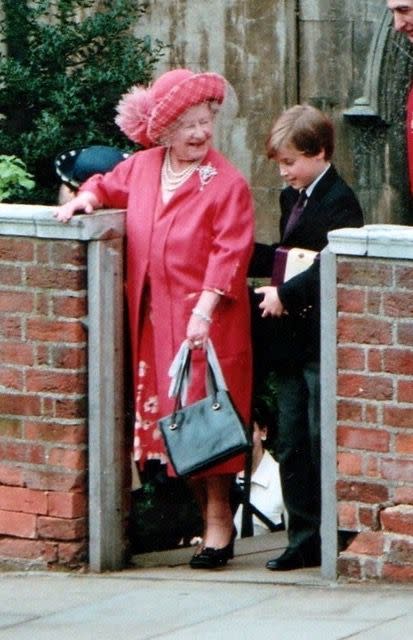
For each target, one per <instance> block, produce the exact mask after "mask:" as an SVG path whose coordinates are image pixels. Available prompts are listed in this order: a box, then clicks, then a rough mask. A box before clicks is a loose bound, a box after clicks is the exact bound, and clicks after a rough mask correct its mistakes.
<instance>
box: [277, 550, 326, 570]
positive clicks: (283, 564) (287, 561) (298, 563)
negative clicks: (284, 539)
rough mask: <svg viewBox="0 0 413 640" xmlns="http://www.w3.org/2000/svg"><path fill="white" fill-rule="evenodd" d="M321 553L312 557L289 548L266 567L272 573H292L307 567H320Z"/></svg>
mask: <svg viewBox="0 0 413 640" xmlns="http://www.w3.org/2000/svg"><path fill="white" fill-rule="evenodd" d="M320 555H321V554H320V552H319V551H315V552H313V553H312V554H311V555H309V554H303V553H301V552H300V550H299V549H298V548H296V549H294V548H288V547H287V549H286V550H285V551H284V553H283V554H282V555H281V556H279V557H278V558H273V559H272V560H268V562H267V564H266V565H265V566H266V568H267V569H269V570H270V571H291V570H292V569H304V568H305V567H319V566H320V564H321V557H320Z"/></svg>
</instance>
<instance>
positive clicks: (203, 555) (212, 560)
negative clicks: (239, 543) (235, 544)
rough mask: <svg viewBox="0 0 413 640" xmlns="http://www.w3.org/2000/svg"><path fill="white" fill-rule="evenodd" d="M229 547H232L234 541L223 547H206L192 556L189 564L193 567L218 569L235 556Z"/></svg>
mask: <svg viewBox="0 0 413 640" xmlns="http://www.w3.org/2000/svg"><path fill="white" fill-rule="evenodd" d="M229 547H232V543H230V544H228V545H227V546H226V547H222V549H214V548H213V547H205V548H204V549H202V551H201V552H200V553H196V554H195V555H193V556H192V558H191V560H190V562H189V566H190V567H191V568H192V569H218V568H219V567H225V565H226V564H227V562H228V560H230V558H232V557H233V552H232V551H231V549H230V548H229Z"/></svg>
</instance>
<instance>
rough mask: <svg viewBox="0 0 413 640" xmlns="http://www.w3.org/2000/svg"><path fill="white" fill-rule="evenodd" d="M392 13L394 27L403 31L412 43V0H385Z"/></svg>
mask: <svg viewBox="0 0 413 640" xmlns="http://www.w3.org/2000/svg"><path fill="white" fill-rule="evenodd" d="M387 7H388V8H389V9H390V11H391V12H392V13H393V21H394V28H395V29H396V31H400V32H401V33H404V34H405V35H406V36H407V38H408V39H409V40H410V42H411V43H413V0H387Z"/></svg>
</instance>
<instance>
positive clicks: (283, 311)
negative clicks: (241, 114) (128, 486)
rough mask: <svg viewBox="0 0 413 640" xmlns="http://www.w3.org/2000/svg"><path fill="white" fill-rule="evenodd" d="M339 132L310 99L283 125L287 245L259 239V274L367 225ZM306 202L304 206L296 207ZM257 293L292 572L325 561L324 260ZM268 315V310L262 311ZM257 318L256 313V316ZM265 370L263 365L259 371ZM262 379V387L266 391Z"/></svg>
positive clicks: (272, 139)
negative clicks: (340, 152) (336, 232)
mask: <svg viewBox="0 0 413 640" xmlns="http://www.w3.org/2000/svg"><path fill="white" fill-rule="evenodd" d="M333 150H334V131H333V125H332V123H331V121H330V120H329V118H328V117H327V116H326V115H325V114H323V113H322V112H320V111H319V110H318V109H315V108H314V107H311V106H308V105H296V106H294V107H292V108H291V109H288V110H287V111H285V112H284V113H283V114H282V115H281V117H280V118H279V119H278V120H277V121H276V122H275V124H274V126H273V127H272V130H271V132H270V136H269V138H268V141H267V155H268V157H269V158H270V159H273V160H275V161H276V162H277V163H278V164H279V167H280V174H281V176H282V178H283V179H284V180H285V181H286V182H287V183H288V184H289V186H288V187H287V188H285V189H283V191H282V192H281V196H280V205H281V220H280V238H281V241H280V244H277V245H272V246H268V245H261V244H256V246H255V252H254V257H253V260H252V263H251V269H250V275H251V276H255V277H265V276H271V275H272V274H273V262H274V256H275V249H277V247H279V246H280V245H281V246H282V247H285V248H287V249H288V248H292V247H299V248H302V249H310V250H313V251H316V252H319V251H321V250H322V249H323V248H324V247H325V246H326V244H327V233H328V231H330V230H332V229H337V228H341V227H360V226H362V225H363V215H362V211H361V208H360V205H359V203H358V201H357V198H356V197H355V195H354V193H353V191H352V190H351V189H350V187H349V186H348V185H347V184H346V183H345V182H344V180H343V179H342V178H341V177H340V176H339V175H338V173H337V171H336V170H335V168H334V167H333V165H332V164H331V162H330V161H331V157H332V154H333ZM297 202H298V205H299V206H298V207H297V206H295V205H297ZM255 293H256V294H258V295H257V297H258V298H259V300H260V301H259V302H258V301H257V302H256V304H258V307H259V311H258V313H257V309H256V312H255V319H256V320H257V318H259V320H258V326H257V323H256V324H255V327H254V328H253V330H254V332H255V335H257V333H258V334H260V337H261V340H262V337H263V336H265V338H266V341H267V342H266V345H264V347H263V348H262V351H261V356H262V357H263V359H264V360H265V361H264V360H263V361H261V360H260V355H257V353H258V354H259V348H257V351H256V358H257V360H256V365H255V369H256V371H259V372H260V377H261V379H262V376H263V371H264V375H265V373H268V371H269V370H272V371H273V372H274V375H275V378H276V384H277V412H278V423H277V429H278V439H277V454H278V455H277V458H278V461H279V464H280V475H281V484H282V490H283V497H284V501H285V505H286V509H287V512H288V547H287V549H286V550H285V552H284V553H283V554H282V555H281V556H280V557H278V558H275V559H272V560H269V561H268V562H267V565H266V566H267V568H268V569H270V570H273V571H288V570H290V569H298V568H301V567H310V566H318V565H319V564H320V560H321V549H320V546H321V545H320V531H319V530H320V515H321V513H320V512H321V487H320V266H319V260H318V259H316V260H315V261H314V262H313V264H312V265H311V266H310V267H308V268H307V269H306V270H305V271H303V272H302V273H300V274H299V275H295V276H293V277H292V278H290V279H289V280H288V281H286V282H285V281H284V282H282V283H281V284H279V285H278V286H263V287H259V288H258V289H256V290H255ZM259 316H261V317H259ZM253 317H254V315H253ZM261 367H262V368H263V371H260V368H261ZM259 386H260V384H259V380H258V381H256V388H257V389H259Z"/></svg>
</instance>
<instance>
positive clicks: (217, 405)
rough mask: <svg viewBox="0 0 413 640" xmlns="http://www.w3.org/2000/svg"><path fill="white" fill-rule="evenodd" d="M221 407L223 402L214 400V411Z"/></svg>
mask: <svg viewBox="0 0 413 640" xmlns="http://www.w3.org/2000/svg"><path fill="white" fill-rule="evenodd" d="M220 408H221V404H220V403H219V402H214V403H213V405H212V410H213V411H218V409H220Z"/></svg>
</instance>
